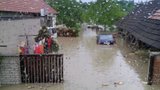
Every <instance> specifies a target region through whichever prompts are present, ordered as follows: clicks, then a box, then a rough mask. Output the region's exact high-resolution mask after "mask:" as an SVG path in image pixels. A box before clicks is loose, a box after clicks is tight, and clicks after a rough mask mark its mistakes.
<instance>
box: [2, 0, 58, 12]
mask: <svg viewBox="0 0 160 90" xmlns="http://www.w3.org/2000/svg"><path fill="white" fill-rule="evenodd" d="M43 8H45V9H47V10H48V13H54V14H56V13H57V12H56V10H54V9H53V8H52V7H50V6H49V5H48V4H47V3H46V2H44V0H0V11H12V12H25V13H40V9H43Z"/></svg>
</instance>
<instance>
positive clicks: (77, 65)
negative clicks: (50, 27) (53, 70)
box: [0, 30, 159, 90]
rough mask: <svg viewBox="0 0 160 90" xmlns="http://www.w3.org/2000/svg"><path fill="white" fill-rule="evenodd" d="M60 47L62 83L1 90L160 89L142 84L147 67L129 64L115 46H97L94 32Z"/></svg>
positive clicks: (60, 40)
mask: <svg viewBox="0 0 160 90" xmlns="http://www.w3.org/2000/svg"><path fill="white" fill-rule="evenodd" d="M59 44H60V45H61V50H60V53H64V70H65V72H64V79H65V82H64V83H63V84H27V85H25V84H22V85H12V86H2V87H1V88H0V90H28V89H30V90H159V89H158V88H159V86H148V85H144V84H143V83H142V81H144V80H145V79H143V78H144V77H145V75H146V73H145V72H142V73H141V71H147V68H146V67H147V64H144V65H143V66H144V67H140V65H139V66H136V65H134V64H133V65H132V64H130V63H128V61H127V59H126V58H124V55H122V53H121V52H122V50H120V49H119V48H118V47H117V46H116V45H115V46H105V45H97V44H96V33H95V32H93V31H90V30H87V31H84V32H83V33H82V35H81V36H80V37H78V38H59ZM136 63H139V62H136ZM137 67H138V68H141V69H140V71H138V69H137ZM115 82H121V84H120V85H115V84H114V83H115Z"/></svg>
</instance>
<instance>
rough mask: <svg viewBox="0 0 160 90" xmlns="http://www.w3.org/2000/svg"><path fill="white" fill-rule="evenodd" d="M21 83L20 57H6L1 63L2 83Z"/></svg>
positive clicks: (0, 81)
mask: <svg viewBox="0 0 160 90" xmlns="http://www.w3.org/2000/svg"><path fill="white" fill-rule="evenodd" d="M19 83H21V75H20V62H19V58H18V57H5V58H4V59H3V60H2V62H1V64H0V84H19Z"/></svg>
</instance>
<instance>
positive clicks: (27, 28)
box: [0, 18, 41, 55]
mask: <svg viewBox="0 0 160 90" xmlns="http://www.w3.org/2000/svg"><path fill="white" fill-rule="evenodd" d="M40 28H41V26H40V18H35V19H23V20H9V21H0V45H7V47H0V54H2V55H18V45H19V42H20V41H24V40H25V37H19V35H24V34H25V33H26V34H28V35H36V34H38V31H39V29H40ZM33 38H34V37H30V38H29V39H30V40H29V41H30V44H33V42H34V40H33Z"/></svg>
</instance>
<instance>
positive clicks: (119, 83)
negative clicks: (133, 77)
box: [114, 81, 124, 87]
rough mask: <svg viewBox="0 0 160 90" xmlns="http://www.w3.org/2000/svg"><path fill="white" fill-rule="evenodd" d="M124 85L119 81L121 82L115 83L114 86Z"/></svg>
mask: <svg viewBox="0 0 160 90" xmlns="http://www.w3.org/2000/svg"><path fill="white" fill-rule="evenodd" d="M123 84H124V83H123V82H121V81H119V82H114V86H115V87H117V85H123Z"/></svg>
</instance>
